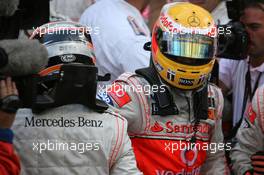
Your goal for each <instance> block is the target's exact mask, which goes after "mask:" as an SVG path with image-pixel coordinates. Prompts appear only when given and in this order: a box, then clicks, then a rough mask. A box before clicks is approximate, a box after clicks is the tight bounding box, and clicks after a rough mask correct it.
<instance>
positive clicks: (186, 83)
mask: <svg viewBox="0 0 264 175" xmlns="http://www.w3.org/2000/svg"><path fill="white" fill-rule="evenodd" d="M193 81H194V79H185V78H180V80H179V85H183V86H193Z"/></svg>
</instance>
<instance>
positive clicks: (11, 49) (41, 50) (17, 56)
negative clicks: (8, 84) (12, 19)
mask: <svg viewBox="0 0 264 175" xmlns="http://www.w3.org/2000/svg"><path fill="white" fill-rule="evenodd" d="M47 64H48V52H47V49H46V47H45V46H43V45H42V44H40V43H39V42H38V41H37V40H24V39H23V40H1V41H0V73H1V74H3V75H7V76H11V77H16V76H18V77H20V76H26V75H31V74H38V73H39V72H40V71H41V70H42V69H44V68H45V66H46V65H47Z"/></svg>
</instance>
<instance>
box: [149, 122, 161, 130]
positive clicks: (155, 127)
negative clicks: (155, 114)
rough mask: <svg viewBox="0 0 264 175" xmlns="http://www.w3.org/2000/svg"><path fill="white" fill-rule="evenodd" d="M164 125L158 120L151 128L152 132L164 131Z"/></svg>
mask: <svg viewBox="0 0 264 175" xmlns="http://www.w3.org/2000/svg"><path fill="white" fill-rule="evenodd" d="M163 129H164V128H163V127H162V126H160V124H159V123H158V122H157V121H156V122H155V124H154V125H153V126H152V127H151V128H150V130H151V131H152V132H161V131H163Z"/></svg>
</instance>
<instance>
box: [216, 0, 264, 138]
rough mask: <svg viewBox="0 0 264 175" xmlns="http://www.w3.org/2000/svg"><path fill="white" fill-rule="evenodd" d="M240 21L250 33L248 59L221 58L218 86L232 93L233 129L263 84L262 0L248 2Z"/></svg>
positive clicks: (240, 120) (263, 16)
mask: <svg viewBox="0 0 264 175" xmlns="http://www.w3.org/2000/svg"><path fill="white" fill-rule="evenodd" d="M240 21H241V22H242V23H243V24H244V26H245V29H246V32H247V33H248V36H249V46H248V59H244V60H239V61H237V60H229V59H220V62H219V72H220V73H219V79H220V83H219V86H220V88H221V89H222V91H223V94H224V95H227V94H229V93H232V103H233V106H232V108H233V115H232V116H233V117H232V121H233V122H232V123H233V127H235V128H238V127H239V125H240V124H241V122H242V119H243V117H244V112H245V111H247V109H248V104H249V102H250V101H251V100H252V97H253V94H254V93H255V90H256V89H257V87H259V86H261V85H262V84H263V83H264V74H263V72H264V64H263V62H264V47H263V45H264V3H263V1H258V0H254V1H248V2H247V3H246V4H245V8H244V10H243V13H242V15H241V17H240ZM233 135H234V134H233Z"/></svg>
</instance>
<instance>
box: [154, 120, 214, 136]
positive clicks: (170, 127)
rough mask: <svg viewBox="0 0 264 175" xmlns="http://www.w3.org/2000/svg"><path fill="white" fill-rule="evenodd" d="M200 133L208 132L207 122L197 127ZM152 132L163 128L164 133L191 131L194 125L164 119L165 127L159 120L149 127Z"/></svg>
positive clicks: (160, 130)
mask: <svg viewBox="0 0 264 175" xmlns="http://www.w3.org/2000/svg"><path fill="white" fill-rule="evenodd" d="M197 129H198V131H199V132H200V133H209V131H210V129H211V126H210V125H209V124H200V125H198V127H197ZM150 130H151V131H152V132H162V131H163V130H165V132H166V133H187V134H189V133H193V132H194V125H191V124H178V123H177V124H176V123H173V122H172V121H170V120H169V121H166V123H165V127H163V126H162V125H161V124H160V123H159V122H157V121H156V122H155V123H154V125H153V126H152V127H151V128H150Z"/></svg>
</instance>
